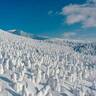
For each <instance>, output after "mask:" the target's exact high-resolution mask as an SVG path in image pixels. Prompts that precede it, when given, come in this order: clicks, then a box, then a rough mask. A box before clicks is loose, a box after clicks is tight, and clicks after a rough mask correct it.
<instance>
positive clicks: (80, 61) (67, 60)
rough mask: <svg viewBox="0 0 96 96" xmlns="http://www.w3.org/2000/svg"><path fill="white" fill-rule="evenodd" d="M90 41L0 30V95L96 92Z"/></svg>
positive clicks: (88, 94) (62, 95) (87, 95)
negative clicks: (50, 37)
mask: <svg viewBox="0 0 96 96" xmlns="http://www.w3.org/2000/svg"><path fill="white" fill-rule="evenodd" d="M79 43H80V44H79ZM86 43H87V45H86ZM81 45H84V48H82V46H81ZM93 45H94V47H96V43H95V42H91V45H90V43H88V42H85V41H84V42H81V41H70V40H58V39H54V40H35V39H30V38H26V37H22V36H18V35H13V34H11V33H8V32H5V31H3V30H0V96H96V59H95V58H96V54H91V53H94V52H95V51H96V49H95V48H94V47H93ZM74 46H75V49H74ZM78 46H79V48H80V49H78ZM85 47H86V48H85ZM76 48H77V49H78V50H79V51H78V50H77V49H76ZM89 49H90V50H91V53H90V52H89ZM86 50H87V51H86ZM85 51H86V52H85ZM87 53H88V54H87Z"/></svg>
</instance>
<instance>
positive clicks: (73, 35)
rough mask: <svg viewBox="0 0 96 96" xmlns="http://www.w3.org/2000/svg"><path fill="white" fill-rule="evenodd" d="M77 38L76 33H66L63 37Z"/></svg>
mask: <svg viewBox="0 0 96 96" xmlns="http://www.w3.org/2000/svg"><path fill="white" fill-rule="evenodd" d="M75 36H76V33H75V32H64V34H63V37H64V38H73V37H75Z"/></svg>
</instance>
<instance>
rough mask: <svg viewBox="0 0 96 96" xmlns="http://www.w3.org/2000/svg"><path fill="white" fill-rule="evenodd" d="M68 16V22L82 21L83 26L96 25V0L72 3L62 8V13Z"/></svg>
mask: <svg viewBox="0 0 96 96" xmlns="http://www.w3.org/2000/svg"><path fill="white" fill-rule="evenodd" d="M60 14H61V15H62V16H66V23H67V24H69V25H70V24H75V23H81V24H82V27H84V28H85V27H87V28H89V27H96V0H88V1H87V2H86V3H85V4H82V5H80V4H79V5H78V4H70V5H68V6H65V7H63V8H62V12H61V13H60Z"/></svg>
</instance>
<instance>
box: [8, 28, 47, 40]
mask: <svg viewBox="0 0 96 96" xmlns="http://www.w3.org/2000/svg"><path fill="white" fill-rule="evenodd" d="M8 32H10V33H13V34H16V35H20V36H25V37H29V38H32V39H37V40H46V39H48V37H46V36H39V35H34V34H31V33H28V32H24V31H22V30H16V29H13V30H8Z"/></svg>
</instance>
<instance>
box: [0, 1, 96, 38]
mask: <svg viewBox="0 0 96 96" xmlns="http://www.w3.org/2000/svg"><path fill="white" fill-rule="evenodd" d="M90 1H92V2H93V3H95V1H96V0H0V28H1V29H4V30H10V29H20V30H24V31H26V32H29V33H33V34H37V35H46V36H51V37H53V36H54V37H58V36H59V37H60V36H62V37H63V36H64V37H72V36H73V37H74V36H77V35H78V36H85V35H86V36H87V35H88V36H94V34H96V33H95V31H96V28H95V27H96V26H95V25H96V24H95V23H96V22H93V21H94V20H95V19H93V18H94V17H96V16H94V17H92V16H93V15H94V14H93V15H92V16H89V15H88V14H87V13H88V12H87V13H86V14H87V15H88V18H89V17H92V19H91V20H89V19H88V20H89V21H86V18H87V16H85V15H86V14H83V13H84V12H82V11H81V8H82V6H83V7H84V9H88V8H89V9H90V5H91V4H90ZM74 5H75V7H74ZM76 5H77V6H76ZM86 5H87V6H88V8H86V7H87V6H86ZM71 7H72V8H73V10H74V8H75V9H76V8H77V9H78V12H77V10H74V11H72V10H71V11H70V9H71ZM66 11H68V12H69V13H68V12H67V13H66ZM85 11H86V10H85ZM95 11H96V10H95V7H94V8H93V12H95ZM77 13H78V14H79V16H78V14H77ZM73 14H74V16H72V15H73ZM75 16H76V17H78V18H74V17H75ZM85 21H86V22H85ZM89 22H92V23H91V25H90V23H89ZM85 23H87V24H85ZM82 26H83V27H82Z"/></svg>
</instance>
